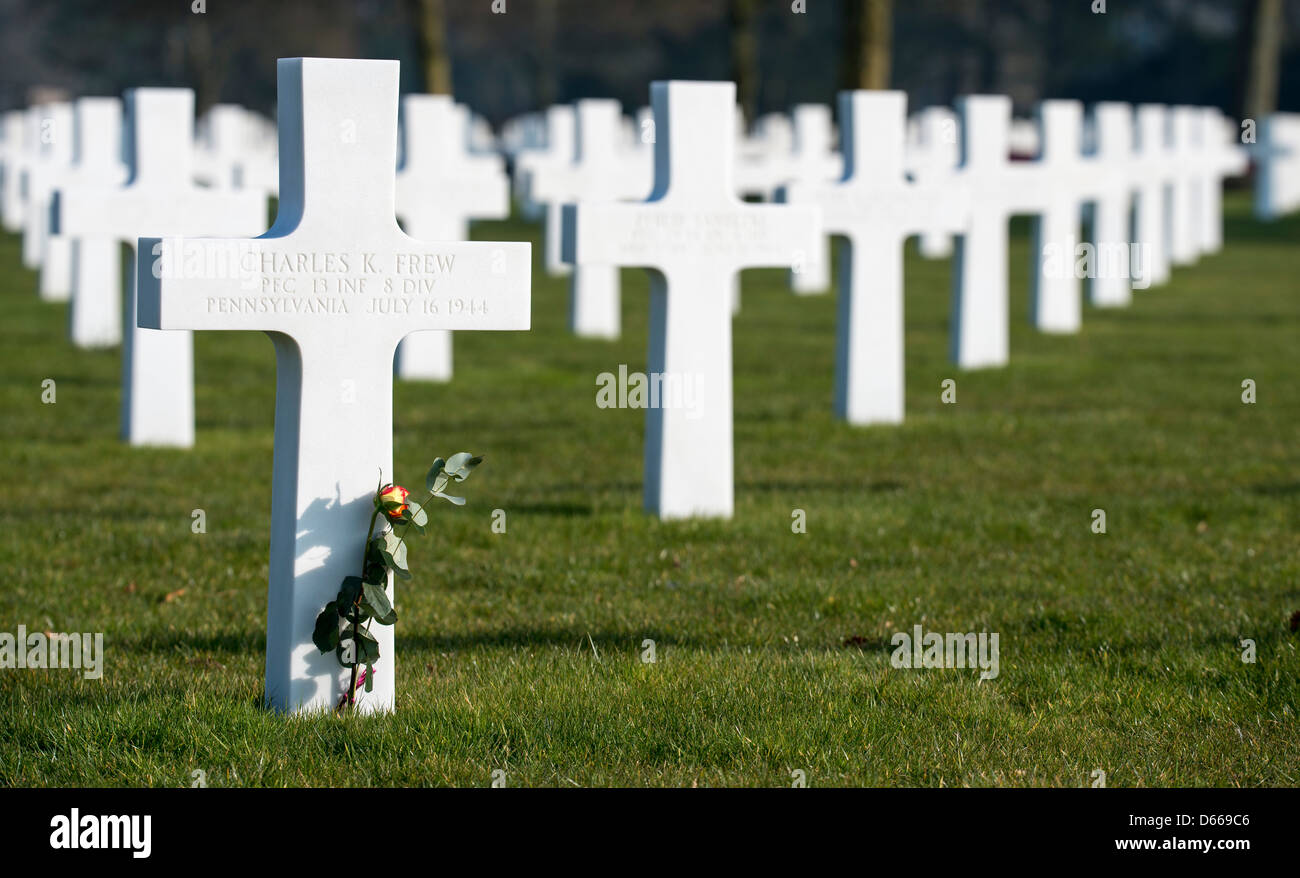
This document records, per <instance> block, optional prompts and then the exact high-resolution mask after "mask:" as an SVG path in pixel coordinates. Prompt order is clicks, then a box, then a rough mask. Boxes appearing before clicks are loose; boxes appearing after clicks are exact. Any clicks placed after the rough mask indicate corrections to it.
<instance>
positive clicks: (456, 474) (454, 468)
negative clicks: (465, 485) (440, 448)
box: [447, 451, 483, 482]
mask: <svg viewBox="0 0 1300 878" xmlns="http://www.w3.org/2000/svg"><path fill="white" fill-rule="evenodd" d="M482 462H483V458H481V457H475V456H474V455H472V454H470V453H469V452H468V451H461V452H459V453H457V454H453V455H452V456H451V457H450V458H448V459H447V473H448V474H449V475H450V476H451V477H452V478H453V479H455V480H456V481H458V482H463V481H465V480H466V479H467V478H469V474H470V473H472V472H473V471H474V468H475V467H477V466H478V465H479V464H480V463H482Z"/></svg>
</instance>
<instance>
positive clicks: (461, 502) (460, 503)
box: [433, 492, 465, 506]
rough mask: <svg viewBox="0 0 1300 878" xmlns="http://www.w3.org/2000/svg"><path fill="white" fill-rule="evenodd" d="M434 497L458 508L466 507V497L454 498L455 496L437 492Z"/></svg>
mask: <svg viewBox="0 0 1300 878" xmlns="http://www.w3.org/2000/svg"><path fill="white" fill-rule="evenodd" d="M433 496H435V497H441V498H442V499H444V500H446V501H447V502H448V503H452V504H455V505H456V506H464V505H465V498H464V497H453V496H452V495H450V494H442V493H437V492H435V493H434V495H433Z"/></svg>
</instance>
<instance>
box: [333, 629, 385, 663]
mask: <svg viewBox="0 0 1300 878" xmlns="http://www.w3.org/2000/svg"><path fill="white" fill-rule="evenodd" d="M354 633H355V635H356V636H355V643H356V646H355V648H353V653H352V656H351V658H352V661H348V655H347V652H348V649H349V647H351V646H352V644H353V642H354V637H353V635H354ZM334 652H335V654H336V655H337V656H338V659H339V664H341V665H342V666H343V667H345V668H350V667H352V666H353V665H372V664H374V663H375V662H376V661H377V660H378V659H379V641H378V640H375V638H374V637H373V636H372V635H371V634H370V632H369V631H367V630H366V629H364V628H361V629H360V630H357V629H356V627H355V626H353V627H350V628H348V630H347V631H346V632H344V634H343V636H341V637H340V638H339V644H338V646H337V647H336V648H335V650H334Z"/></svg>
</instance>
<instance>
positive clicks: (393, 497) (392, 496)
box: [379, 485, 411, 521]
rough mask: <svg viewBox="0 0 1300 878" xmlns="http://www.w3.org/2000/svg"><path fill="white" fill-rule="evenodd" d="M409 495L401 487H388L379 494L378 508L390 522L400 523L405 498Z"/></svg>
mask: <svg viewBox="0 0 1300 878" xmlns="http://www.w3.org/2000/svg"><path fill="white" fill-rule="evenodd" d="M410 494H411V492H410V491H408V490H406V489H405V488H403V487H402V486H401V485H389V486H388V487H387V488H385V489H384V490H383V491H382V492H380V494H379V504H380V508H381V509H383V510H384V514H385V515H387V516H388V517H389V519H391V520H392V521H400V520H401V518H402V513H404V512H405V511H406V498H407V497H409V496H410Z"/></svg>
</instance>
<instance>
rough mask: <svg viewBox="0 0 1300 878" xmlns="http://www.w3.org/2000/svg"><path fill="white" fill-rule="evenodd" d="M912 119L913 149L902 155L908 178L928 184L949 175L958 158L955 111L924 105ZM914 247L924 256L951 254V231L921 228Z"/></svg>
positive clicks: (958, 148) (959, 155)
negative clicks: (916, 245) (914, 120)
mask: <svg viewBox="0 0 1300 878" xmlns="http://www.w3.org/2000/svg"><path fill="white" fill-rule="evenodd" d="M916 122H917V124H916V133H917V142H916V145H915V147H916V149H915V152H914V153H913V154H911V155H908V156H906V161H907V169H908V171H909V172H910V173H911V175H912V178H913V179H914V180H916V181H917V182H918V183H923V184H931V183H936V182H938V181H940V180H943V179H945V178H947V177H950V176H951V175H952V173H953V171H954V170H955V169H956V167H957V165H958V163H959V162H960V161H961V142H960V137H959V136H958V135H959V132H958V120H957V114H956V113H954V112H953V111H952V110H950V109H948V108H947V107H926V108H925V109H924V110H922V111H921V112H920V113H919V114H918V116H917V120H916ZM918 251H919V252H920V254H921V255H922V256H924V257H925V258H926V259H946V258H948V257H949V256H951V255H952V235H951V234H949V233H948V232H944V231H937V230H934V229H923V230H922V231H921V240H920V243H919V245H918Z"/></svg>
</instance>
